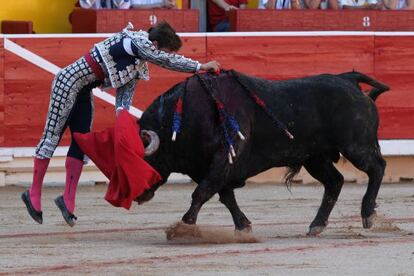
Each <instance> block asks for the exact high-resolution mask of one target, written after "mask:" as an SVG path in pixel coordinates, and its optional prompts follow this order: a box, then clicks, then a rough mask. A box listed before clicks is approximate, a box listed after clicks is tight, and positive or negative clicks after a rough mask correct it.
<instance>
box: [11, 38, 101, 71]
mask: <svg viewBox="0 0 414 276" xmlns="http://www.w3.org/2000/svg"><path fill="white" fill-rule="evenodd" d="M104 39H105V38H100V37H94V38H13V39H10V40H11V41H13V42H14V43H17V44H18V45H19V46H21V47H23V48H25V49H27V50H29V51H31V52H33V53H35V54H36V55H39V56H40V57H42V58H44V59H46V60H48V61H49V62H51V63H53V64H55V65H57V66H59V67H65V66H67V65H69V64H71V63H72V62H74V61H76V60H77V59H78V58H80V57H81V56H83V55H84V54H85V53H87V52H88V51H89V50H90V49H91V48H92V47H93V46H94V44H95V43H97V42H99V41H102V40H104ZM6 52H8V51H6ZM8 53H10V52H8ZM10 55H12V56H10ZM10 55H7V56H6V59H7V60H8V62H15V60H18V59H20V58H18V57H13V56H15V55H14V54H12V53H10ZM7 68H10V67H9V66H8V67H7Z"/></svg>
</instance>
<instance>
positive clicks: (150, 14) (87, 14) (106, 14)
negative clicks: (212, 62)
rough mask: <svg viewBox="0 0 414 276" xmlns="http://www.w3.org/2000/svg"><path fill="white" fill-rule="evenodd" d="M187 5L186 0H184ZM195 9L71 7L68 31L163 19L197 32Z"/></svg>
mask: <svg viewBox="0 0 414 276" xmlns="http://www.w3.org/2000/svg"><path fill="white" fill-rule="evenodd" d="M187 5H188V4H187ZM198 17H199V16H198V10H190V9H184V10H178V9H176V10H174V9H142V10H141V9H130V10H105V9H102V10H89V9H81V8H79V9H74V10H73V12H72V14H71V20H70V21H71V23H72V33H112V32H119V30H122V29H123V28H125V26H126V25H127V24H128V22H133V23H134V25H135V27H136V28H138V29H142V30H147V29H148V28H149V27H151V26H152V25H154V24H155V23H157V22H161V21H163V20H165V21H167V22H168V23H170V24H171V26H173V28H174V29H175V30H176V31H177V32H198Z"/></svg>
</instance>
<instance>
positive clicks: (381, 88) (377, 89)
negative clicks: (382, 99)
mask: <svg viewBox="0 0 414 276" xmlns="http://www.w3.org/2000/svg"><path fill="white" fill-rule="evenodd" d="M338 77H340V78H342V79H346V80H348V81H350V82H352V83H354V84H355V85H356V86H357V87H358V88H359V89H360V90H361V87H360V86H359V84H360V83H365V84H368V85H370V86H372V87H373V88H372V89H371V90H370V91H369V92H368V96H369V97H370V98H371V99H372V100H373V101H375V100H376V99H377V98H378V96H379V95H381V94H382V93H384V92H386V91H388V90H390V88H389V87H388V86H387V85H385V84H383V83H381V82H379V81H377V80H375V79H373V78H371V77H369V76H367V75H364V74H362V73H359V72H356V71H352V72H347V73H342V74H339V75H338ZM361 91H362V90H361Z"/></svg>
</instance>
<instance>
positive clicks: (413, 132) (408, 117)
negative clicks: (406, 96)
mask: <svg viewBox="0 0 414 276" xmlns="http://www.w3.org/2000/svg"><path fill="white" fill-rule="evenodd" d="M413 114H414V108H409V107H383V108H380V109H379V115H380V128H379V138H380V139H414V124H413V120H414V115H413Z"/></svg>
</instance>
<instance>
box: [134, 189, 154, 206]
mask: <svg viewBox="0 0 414 276" xmlns="http://www.w3.org/2000/svg"><path fill="white" fill-rule="evenodd" d="M153 197H154V192H153V191H149V190H147V191H145V192H144V193H143V194H142V195H140V196H139V197H137V198H136V199H134V201H136V202H138V204H139V205H141V204H144V203H145V202H147V201H150V200H151V199H152V198H153Z"/></svg>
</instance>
